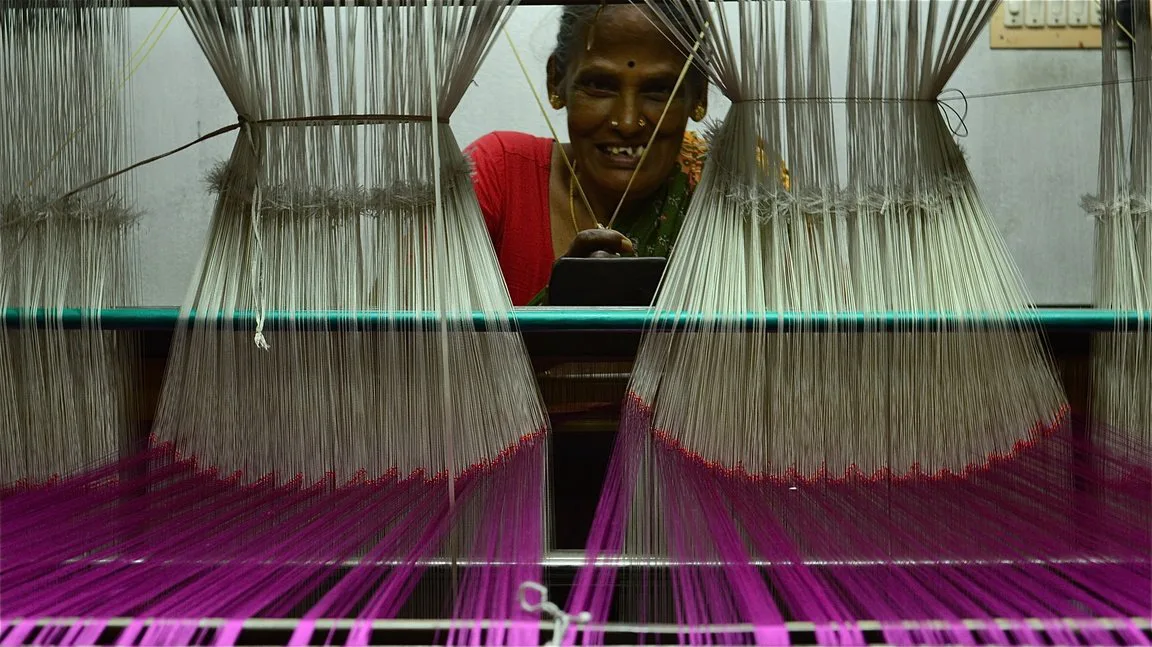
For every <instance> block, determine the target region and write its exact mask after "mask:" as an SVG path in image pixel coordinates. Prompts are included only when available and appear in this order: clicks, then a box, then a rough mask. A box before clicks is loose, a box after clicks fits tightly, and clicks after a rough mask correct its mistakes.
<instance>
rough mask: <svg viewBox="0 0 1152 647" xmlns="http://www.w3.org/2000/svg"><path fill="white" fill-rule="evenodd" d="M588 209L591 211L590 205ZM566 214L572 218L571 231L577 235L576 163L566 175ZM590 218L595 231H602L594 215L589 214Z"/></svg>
mask: <svg viewBox="0 0 1152 647" xmlns="http://www.w3.org/2000/svg"><path fill="white" fill-rule="evenodd" d="M588 209H589V210H591V209H592V207H591V205H589V207H588ZM568 213H569V215H571V216H572V230H573V231H575V232H576V234H577V235H579V234H580V231H581V230H580V225H579V224H578V223H577V222H576V163H575V162H573V163H572V172H571V173H569V174H568ZM591 216H592V221H593V222H595V223H596V228H597V229H603V228H604V225H602V224H600V221H599V220H597V219H596V214H595V213H591Z"/></svg>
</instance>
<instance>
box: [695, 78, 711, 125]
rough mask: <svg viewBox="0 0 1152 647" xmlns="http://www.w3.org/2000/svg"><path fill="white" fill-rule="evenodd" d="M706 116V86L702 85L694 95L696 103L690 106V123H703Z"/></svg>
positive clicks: (705, 84)
mask: <svg viewBox="0 0 1152 647" xmlns="http://www.w3.org/2000/svg"><path fill="white" fill-rule="evenodd" d="M707 115H708V84H707V83H704V87H703V88H701V89H700V92H699V93H698V94H697V95H696V103H695V104H694V105H693V106H692V121H704V117H705V116H707Z"/></svg>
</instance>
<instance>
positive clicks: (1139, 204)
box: [1080, 195, 1152, 221]
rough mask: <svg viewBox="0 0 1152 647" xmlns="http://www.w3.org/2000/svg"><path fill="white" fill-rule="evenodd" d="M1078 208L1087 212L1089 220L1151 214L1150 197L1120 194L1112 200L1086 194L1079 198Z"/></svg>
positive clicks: (1143, 216) (1151, 200) (1142, 216)
mask: <svg viewBox="0 0 1152 647" xmlns="http://www.w3.org/2000/svg"><path fill="white" fill-rule="evenodd" d="M1080 208H1081V209H1083V210H1084V211H1086V212H1088V219H1089V220H1099V221H1103V220H1110V219H1113V218H1116V217H1117V216H1120V215H1123V214H1127V215H1130V216H1132V218H1133V219H1146V218H1148V217H1149V216H1152V197H1150V196H1140V195H1122V196H1119V197H1116V198H1114V199H1112V200H1102V199H1100V198H1099V197H1097V196H1093V195H1086V196H1084V197H1082V198H1081V199H1080Z"/></svg>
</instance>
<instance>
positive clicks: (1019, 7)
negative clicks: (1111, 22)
mask: <svg viewBox="0 0 1152 647" xmlns="http://www.w3.org/2000/svg"><path fill="white" fill-rule="evenodd" d="M913 1H915V0H913ZM959 1H964V0H959ZM989 32H990V36H991V43H990V44H991V47H992V49H1100V41H1101V31H1100V0H1004V2H1002V3H1000V6H999V7H998V8H997V9H996V13H995V14H994V15H993V17H992V23H991V25H990V26H989Z"/></svg>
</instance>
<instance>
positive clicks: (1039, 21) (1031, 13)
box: [1024, 0, 1048, 27]
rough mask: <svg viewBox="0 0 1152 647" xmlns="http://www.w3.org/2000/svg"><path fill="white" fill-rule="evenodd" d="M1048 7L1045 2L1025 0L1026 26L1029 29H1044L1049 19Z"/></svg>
mask: <svg viewBox="0 0 1152 647" xmlns="http://www.w3.org/2000/svg"><path fill="white" fill-rule="evenodd" d="M1047 5H1048V3H1047V2H1044V0H1024V24H1025V25H1027V26H1028V27H1043V26H1044V21H1045V20H1046V19H1047V13H1048V12H1047V11H1045V9H1047V8H1048V7H1047Z"/></svg>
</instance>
